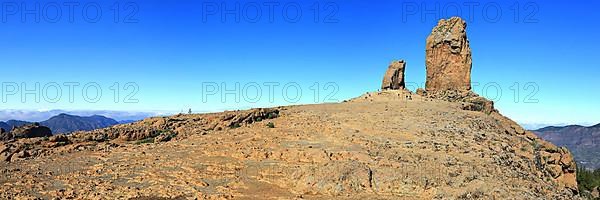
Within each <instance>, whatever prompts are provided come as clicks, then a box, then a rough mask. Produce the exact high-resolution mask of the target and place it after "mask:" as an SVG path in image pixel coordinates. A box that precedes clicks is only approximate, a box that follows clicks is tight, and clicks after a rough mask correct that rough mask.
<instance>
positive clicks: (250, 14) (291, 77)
mask: <svg viewBox="0 0 600 200" xmlns="http://www.w3.org/2000/svg"><path fill="white" fill-rule="evenodd" d="M25 2H26V1H25ZM38 2H40V7H39V9H38V10H37V11H35V10H34V11H28V10H31V9H34V8H35V3H33V2H31V3H29V2H26V3H25V5H24V4H21V2H18V4H14V3H10V2H8V4H7V2H3V6H2V7H1V8H2V10H0V17H2V21H1V22H2V23H0V27H1V31H0V44H1V45H2V48H0V63H1V65H2V68H1V69H2V72H1V73H2V82H3V83H4V85H3V87H2V89H3V92H4V93H3V95H2V96H3V98H4V99H3V101H1V103H0V105H1V106H0V109H14V110H48V109H62V110H121V111H131V112H136V111H140V112H141V111H172V112H179V111H181V110H184V109H185V110H187V109H188V108H192V110H193V111H195V112H203V111H217V110H225V109H236V108H249V107H262V106H276V105H287V104H301V103H314V98H315V96H316V95H315V93H314V92H315V90H314V89H315V87H311V86H313V84H314V83H315V82H317V83H319V96H318V102H323V101H324V99H325V97H326V96H327V95H328V94H330V93H331V92H332V91H333V90H334V89H337V92H336V93H335V95H333V97H332V98H329V99H327V100H326V102H331V101H335V100H338V101H341V100H344V99H348V98H352V97H356V96H359V95H361V94H362V93H364V92H367V91H375V90H377V89H378V88H379V86H380V84H381V78H382V76H383V73H384V71H385V69H386V67H387V65H388V64H389V62H390V61H391V60H393V59H404V60H406V61H407V62H408V66H407V72H406V79H407V81H408V82H414V83H421V84H422V83H424V81H425V62H424V60H425V39H426V37H427V35H428V34H429V33H430V31H431V29H432V28H433V26H435V24H436V23H437V20H438V19H439V18H446V17H450V16H454V15H459V16H461V17H463V18H464V19H466V20H467V23H468V37H469V40H470V41H471V48H472V50H473V74H472V79H473V81H475V82H479V83H480V85H479V86H475V87H474V90H475V91H476V92H477V93H479V94H483V95H484V96H488V97H490V98H494V97H496V91H495V90H494V87H492V86H500V88H501V90H502V96H501V97H499V98H495V99H496V100H497V102H496V103H497V107H498V108H499V110H500V111H501V112H502V113H504V114H506V115H508V116H509V117H511V118H513V119H515V120H517V121H519V122H520V123H522V124H535V123H543V124H561V123H567V124H570V123H580V124H591V123H599V122H600V108H599V107H600V106H599V103H598V102H599V101H598V98H599V93H598V89H597V87H598V85H600V79H598V75H599V72H600V69H599V67H600V63H599V62H600V61H599V60H598V57H599V55H598V52H600V37H597V34H598V32H600V28H599V27H598V19H600V14H599V13H598V12H597V10H598V9H599V8H600V3H598V2H597V1H591V0H590V1H562V2H561V3H556V1H552V2H550V1H482V2H479V5H473V4H469V2H467V4H465V2H462V1H424V3H421V1H392V0H389V1H358V0H344V1H335V0H334V1H278V4H279V5H274V4H272V3H270V2H274V1H191V0H188V1H181V0H174V1H155V0H148V1H118V2H119V4H117V5H116V4H115V2H116V1H38ZM51 2H57V3H58V4H56V5H55V4H53V3H51ZM65 2H77V3H78V4H79V5H77V6H73V5H71V6H67V5H64V3H65ZM127 2H133V4H127ZM235 2H238V3H239V5H240V8H239V9H238V10H237V11H235V10H233V11H229V12H230V13H237V15H238V16H239V18H240V20H239V22H237V21H236V14H225V16H224V17H225V19H223V18H222V17H223V16H222V15H221V14H223V12H225V13H227V12H228V11H226V10H232V9H234V8H235V5H236V3H235ZM328 2H331V3H328ZM436 2H437V4H436ZM470 2H471V3H472V1H470ZM528 2H529V3H528ZM316 3H318V4H316ZM57 5H58V6H57ZM436 5H437V10H436ZM15 6H16V7H15ZM23 6H26V8H24V7H23ZM96 6H100V9H101V10H102V15H101V17H100V18H97V19H94V18H96V15H95V10H97V8H96ZM223 6H226V7H227V8H224V7H223ZM257 6H258V7H259V8H258V9H257ZM296 6H300V7H299V9H298V8H297V7H296ZM317 7H318V10H319V12H318V16H317V15H316V13H317V12H316V11H315V9H316V8H317ZM57 8H58V9H57ZM71 8H72V10H73V11H74V12H73V13H72V15H69V11H70V10H71ZM284 8H287V12H285V11H284ZM457 8H458V9H457ZM15 9H16V10H15ZM57 10H60V11H61V13H60V15H57V12H56V11H57ZM115 10H119V13H118V16H117V15H115V14H116V12H115ZM257 10H260V12H261V13H260V14H261V15H260V16H261V17H260V18H256V16H257V13H256V11H257ZM296 10H300V11H301V12H302V15H301V17H300V18H296V16H297V13H296ZM427 10H429V11H427ZM431 10H433V11H431ZM458 10H459V11H460V13H459V12H457V11H458ZM497 10H499V11H501V15H497V12H496V11H497ZM86 11H87V12H86ZM271 11H274V12H273V13H271ZM517 11H518V12H517ZM32 12H33V13H37V14H30V13H32ZM83 13H87V14H83ZM271 14H272V15H271ZM36 15H37V16H39V17H40V22H39V23H37V22H36ZM56 16H60V18H57V17H56ZM94 20H98V21H97V22H95V23H92V21H94ZM115 20H116V21H117V23H115ZM125 22H127V23H125ZM36 82H39V83H40V88H38V89H39V91H40V92H41V93H42V94H41V95H44V94H43V93H48V94H49V95H48V96H51V97H50V98H49V99H55V98H53V97H56V90H55V87H51V86H48V90H43V88H44V86H47V85H54V86H56V85H55V84H54V83H56V84H58V85H62V86H61V90H62V96H61V97H60V98H59V101H58V102H51V101H48V100H45V99H44V98H41V100H40V102H39V103H38V102H35V98H34V96H33V95H25V97H26V99H25V102H22V101H21V96H20V95H21V93H22V89H23V88H21V87H22V85H21V83H25V85H26V86H27V87H29V89H33V88H34V87H35V83H36ZM69 82H78V83H79V84H80V85H79V86H78V87H75V93H74V100H73V102H70V101H69V98H68V95H67V94H68V92H69V91H68V89H69V88H68V87H66V86H64V84H65V83H69ZM92 82H95V83H97V84H98V85H99V86H100V87H101V89H102V97H100V98H96V99H97V100H99V101H98V102H96V103H89V102H87V101H85V99H83V95H82V87H83V86H84V85H85V84H88V83H92ZM115 82H117V83H119V87H120V89H119V91H120V93H119V99H118V102H117V103H115V102H114V96H115V95H114V90H111V86H113V84H114V83H115ZM129 82H132V83H135V86H132V87H129V88H123V87H124V85H125V84H126V83H129ZM210 82H214V83H217V84H218V85H219V86H220V85H221V83H225V84H226V86H227V87H229V89H233V88H234V87H235V83H236V82H238V83H240V88H239V89H240V91H241V92H242V93H244V92H246V93H248V96H252V97H251V98H250V100H251V101H248V100H244V98H243V97H241V98H240V99H241V100H240V102H239V103H238V102H236V101H235V100H234V96H233V95H229V96H226V97H227V100H226V101H225V102H222V100H221V96H219V95H216V96H215V95H212V96H210V95H209V96H207V97H208V98H207V99H205V100H204V101H203V99H202V97H203V83H210ZM270 82H277V83H279V84H280V85H279V86H278V87H275V90H274V92H275V93H274V97H273V98H274V101H273V102H270V101H269V99H268V89H269V88H268V87H265V86H264V84H265V83H270ZM515 82H517V83H519V96H518V98H517V100H518V102H516V103H515V90H514V89H515V88H514V87H512V89H511V86H513V85H514V83H515ZM530 82H531V83H535V84H529V85H531V87H528V88H524V86H526V85H527V83H530ZM252 83H256V84H258V85H260V86H261V90H262V91H261V92H262V93H261V94H260V95H258V96H260V97H261V99H260V101H258V102H256V103H253V102H252V101H254V100H255V98H254V97H256V96H257V94H256V87H251V86H256V85H254V84H252ZM290 83H297V84H298V85H296V86H300V88H301V90H302V97H301V98H300V99H299V100H298V101H297V102H296V101H295V100H293V101H286V100H285V99H284V95H282V87H283V86H284V85H286V84H290ZM327 83H333V84H329V85H328V84H327ZM15 84H17V85H18V87H19V89H20V90H19V91H18V92H17V93H16V94H15V95H6V94H12V93H11V92H12V91H13V90H12V89H13V88H11V87H10V86H9V85H12V86H14V85H15ZM205 85H206V84H205ZM245 85H246V86H248V88H247V90H243V87H244V86H245ZM485 85H487V86H488V87H487V89H488V90H487V92H484V91H483V89H484V86H485ZM325 86H329V87H325ZM136 87H137V89H139V91H138V92H137V93H136V94H135V95H134V96H133V98H130V100H137V101H138V102H137V103H124V102H123V99H124V98H125V96H126V95H128V94H130V93H131V92H132V91H133V89H134V88H136ZM112 88H113V89H114V87H112ZM534 88H537V89H538V91H537V93H535V95H533V97H532V98H528V99H527V101H528V102H530V101H534V100H538V103H525V102H524V100H525V99H526V97H527V95H528V94H530V93H531V92H532V91H533V89H534ZM221 89H222V88H221ZM413 89H414V88H413ZM88 94H90V95H91V96H92V99H94V98H93V96H95V90H88ZM204 94H206V93H204ZM217 94H220V93H217ZM288 95H291V96H292V98H291V99H294V98H293V96H294V95H295V90H293V89H292V90H291V92H290V90H288ZM287 97H288V98H290V97H289V96H287ZM134 102H135V101H134Z"/></svg>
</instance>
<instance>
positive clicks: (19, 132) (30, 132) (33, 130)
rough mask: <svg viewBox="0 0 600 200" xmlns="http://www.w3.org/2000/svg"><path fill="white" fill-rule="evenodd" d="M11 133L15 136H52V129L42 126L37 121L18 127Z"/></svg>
mask: <svg viewBox="0 0 600 200" xmlns="http://www.w3.org/2000/svg"><path fill="white" fill-rule="evenodd" d="M11 133H12V134H13V136H14V137H15V138H35V137H50V136H52V131H51V130H50V128H48V127H45V126H40V125H39V124H37V123H34V124H27V125H24V126H21V127H16V128H14V129H13V130H12V131H11Z"/></svg>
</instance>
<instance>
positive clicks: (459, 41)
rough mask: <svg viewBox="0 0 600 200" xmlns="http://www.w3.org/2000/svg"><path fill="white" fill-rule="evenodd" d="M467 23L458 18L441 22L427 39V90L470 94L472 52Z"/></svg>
mask: <svg viewBox="0 0 600 200" xmlns="http://www.w3.org/2000/svg"><path fill="white" fill-rule="evenodd" d="M466 28H467V23H466V22H465V21H464V20H462V19H461V18H458V17H452V18H450V19H447V20H446V19H442V20H440V21H439V22H438V24H437V26H436V27H434V28H433V30H432V31H431V34H430V35H429V37H427V46H426V49H425V54H426V56H425V57H426V60H425V64H426V65H427V80H426V83H425V90H427V91H428V92H430V91H446V90H454V91H469V90H471V65H472V61H471V48H470V47H469V40H467V32H466Z"/></svg>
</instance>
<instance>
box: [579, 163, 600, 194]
mask: <svg viewBox="0 0 600 200" xmlns="http://www.w3.org/2000/svg"><path fill="white" fill-rule="evenodd" d="M577 186H578V187H579V193H581V194H582V195H584V196H586V194H589V193H590V192H591V191H592V190H594V188H596V187H599V186H600V169H596V170H588V169H585V168H583V167H577Z"/></svg>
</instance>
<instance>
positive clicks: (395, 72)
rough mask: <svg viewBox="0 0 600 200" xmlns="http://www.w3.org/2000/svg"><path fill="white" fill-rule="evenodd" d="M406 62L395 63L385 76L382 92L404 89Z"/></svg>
mask: <svg viewBox="0 0 600 200" xmlns="http://www.w3.org/2000/svg"><path fill="white" fill-rule="evenodd" d="M405 67H406V62H404V60H399V61H393V62H392V63H391V64H390V66H389V67H388V69H387V71H386V72H385V75H384V76H383V83H382V84H381V90H400V89H404V88H405V85H404V68H405Z"/></svg>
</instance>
